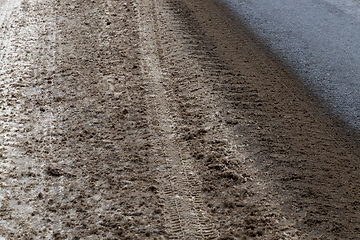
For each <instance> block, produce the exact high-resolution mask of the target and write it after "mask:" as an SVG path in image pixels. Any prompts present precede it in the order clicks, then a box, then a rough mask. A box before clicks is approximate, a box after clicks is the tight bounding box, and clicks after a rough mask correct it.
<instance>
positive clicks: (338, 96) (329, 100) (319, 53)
mask: <svg viewBox="0 0 360 240" xmlns="http://www.w3.org/2000/svg"><path fill="white" fill-rule="evenodd" d="M222 2H224V3H226V4H227V5H228V6H229V7H230V8H231V9H232V10H233V11H234V12H236V13H237V15H238V16H239V17H240V18H241V19H242V20H244V21H245V22H246V23H247V24H248V26H249V27H250V28H252V29H253V30H254V31H255V32H256V34H258V35H259V36H260V37H261V38H262V39H263V40H264V41H265V43H266V44H267V45H268V46H269V47H270V48H271V49H272V50H273V51H275V52H276V53H277V55H278V56H280V58H282V59H283V60H284V61H285V62H286V63H287V64H288V65H290V66H291V68H292V69H294V70H295V72H296V73H297V74H299V75H300V76H301V77H302V79H303V80H304V82H305V83H306V85H308V86H309V87H310V88H311V89H312V90H314V91H315V93H316V94H317V95H318V96H320V97H321V98H322V99H323V100H324V101H325V102H326V104H327V105H328V106H330V107H331V109H332V111H333V112H335V113H336V114H338V115H341V117H342V118H343V119H345V121H346V122H347V123H348V124H350V125H351V126H352V127H354V128H356V129H357V131H359V130H360V81H359V79H360V2H359V1H356V0H342V1H339V0H299V1H298V0H296V1H295V0H290V1H287V0H275V1H266V0H260V1H255V0H244V1H237V0H223V1H222Z"/></svg>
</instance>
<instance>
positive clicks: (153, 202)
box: [0, 0, 360, 240]
mask: <svg viewBox="0 0 360 240" xmlns="http://www.w3.org/2000/svg"><path fill="white" fill-rule="evenodd" d="M8 3H9V2H8ZM8 9H9V8H8ZM0 36H1V38H0V56H1V59H0V239H152V240H154V239H271V240H275V239H360V214H359V213H360V193H359V188H360V166H359V154H360V148H359V147H358V142H357V141H355V140H354V139H353V138H352V136H351V135H349V134H348V133H346V132H345V131H344V128H343V127H342V126H341V125H339V124H337V122H335V121H333V120H332V119H331V118H329V117H328V116H326V115H324V114H323V112H321V108H319V107H318V106H317V103H316V101H313V99H312V96H311V95H310V94H308V92H307V91H306V89H305V88H304V87H303V86H302V85H301V84H299V82H298V81H297V79H296V78H294V77H293V76H292V74H291V73H289V72H288V71H287V70H286V68H284V66H283V65H281V64H280V63H279V61H277V60H276V59H274V58H273V57H272V56H271V55H269V54H268V53H267V52H266V51H265V50H264V47H263V46H261V45H260V44H258V41H257V38H256V37H254V35H253V34H252V33H251V32H249V31H248V29H247V28H246V27H244V25H242V24H241V22H238V21H235V19H234V18H233V17H232V15H231V14H230V12H229V11H228V9H227V8H224V7H223V6H222V5H219V4H218V1H213V0H121V1H119V0H97V1H93V0H61V1H57V0H26V1H25V0H24V1H22V2H21V3H20V4H19V5H14V7H13V8H11V11H7V15H6V17H5V18H4V20H3V22H2V25H1V29H0Z"/></svg>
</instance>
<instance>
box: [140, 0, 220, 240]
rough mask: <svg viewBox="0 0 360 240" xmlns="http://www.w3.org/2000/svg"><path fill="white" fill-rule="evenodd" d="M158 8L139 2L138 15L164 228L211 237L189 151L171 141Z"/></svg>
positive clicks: (174, 234)
mask: <svg viewBox="0 0 360 240" xmlns="http://www.w3.org/2000/svg"><path fill="white" fill-rule="evenodd" d="M161 7H162V6H161V3H160V2H158V1H145V0H144V1H139V7H138V16H139V25H140V38H141V40H142V41H141V42H142V46H141V48H140V49H141V54H142V59H141V60H142V66H141V67H142V72H143V75H144V76H146V78H147V80H148V84H149V85H150V89H151V92H152V94H151V95H149V101H150V102H152V105H153V111H152V115H153V116H154V117H155V116H157V119H158V122H157V124H155V126H154V127H155V129H158V132H159V137H158V138H157V139H158V140H155V141H157V143H156V144H155V146H158V154H157V156H156V160H157V161H158V162H161V163H162V164H161V167H160V168H159V169H158V174H159V179H158V181H159V182H160V186H161V189H160V195H161V197H162V199H163V205H164V215H165V218H166V219H167V228H168V229H167V230H168V233H169V235H170V238H171V239H214V238H217V232H216V231H215V230H214V227H213V224H212V221H211V217H210V215H209V214H208V213H207V212H206V209H205V208H204V202H203V199H202V196H201V186H202V183H201V180H200V179H199V177H198V174H197V172H196V171H194V163H193V160H192V159H191V156H190V154H189V153H188V152H186V151H183V149H186V148H185V146H181V145H180V143H179V142H176V141H175V138H176V136H175V133H176V131H175V129H176V128H177V126H176V122H175V121H174V120H173V119H174V118H175V117H176V113H172V112H171V110H170V107H169V106H168V99H167V96H166V95H167V91H166V89H165V88H164V86H163V84H166V82H167V81H169V79H168V76H167V75H166V74H165V72H164V71H163V69H162V68H163V66H162V65H161V61H160V59H159V55H158V54H159V52H160V51H162V49H160V46H159V45H158V37H157V36H156V33H157V32H158V19H157V17H158V16H160V15H161V13H160V12H159V9H160V8H161ZM170 24H172V23H170Z"/></svg>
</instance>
